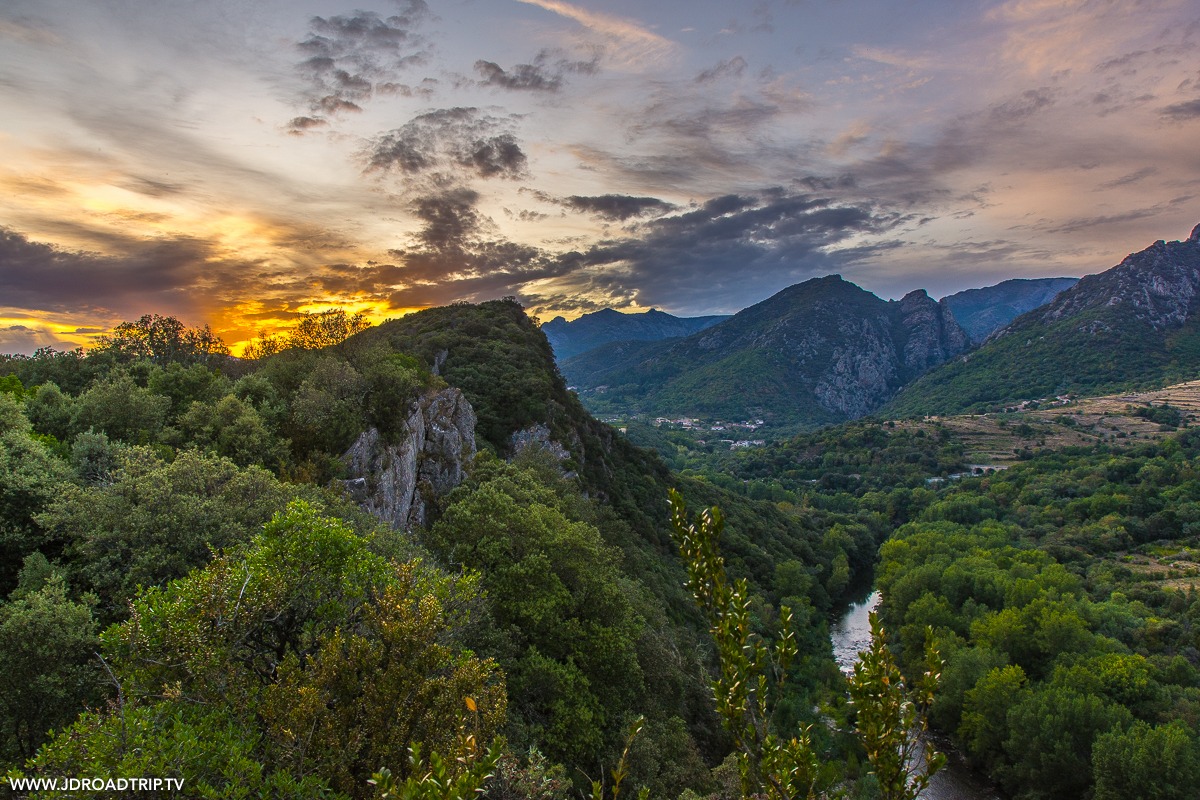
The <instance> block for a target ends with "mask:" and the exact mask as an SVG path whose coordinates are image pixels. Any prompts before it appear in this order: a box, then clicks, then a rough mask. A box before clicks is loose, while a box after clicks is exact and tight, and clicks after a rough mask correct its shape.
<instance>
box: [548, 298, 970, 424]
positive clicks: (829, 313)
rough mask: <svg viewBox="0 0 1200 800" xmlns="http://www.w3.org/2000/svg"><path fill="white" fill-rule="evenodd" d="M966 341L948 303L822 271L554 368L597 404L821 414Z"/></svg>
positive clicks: (902, 378)
mask: <svg viewBox="0 0 1200 800" xmlns="http://www.w3.org/2000/svg"><path fill="white" fill-rule="evenodd" d="M968 346H969V339H968V337H967V334H966V332H965V331H963V329H962V328H961V327H960V326H959V325H958V323H957V322H955V321H954V317H953V316H952V315H951V313H950V311H949V309H948V307H947V306H946V305H945V304H940V303H938V302H937V301H935V300H933V299H932V298H930V297H929V295H928V294H926V293H925V292H924V291H923V290H918V291H914V292H911V293H909V294H908V295H906V296H905V297H904V298H903V299H902V300H892V301H885V300H881V299H880V298H878V297H876V296H875V295H873V294H871V293H870V292H867V291H865V290H863V289H861V288H859V287H858V286H856V285H854V284H853V283H850V282H848V281H845V280H843V279H842V278H841V277H840V276H837V275H833V276H829V277H825V278H815V279H813V280H809V281H805V282H804V283H800V284H797V285H795V286H792V287H789V288H787V289H784V290H783V291H781V292H779V293H778V294H776V295H774V296H773V297H771V298H769V299H767V300H764V301H763V302H761V303H758V304H756V305H753V306H751V307H749V308H746V309H743V310H742V311H739V312H738V313H737V314H735V315H733V316H732V317H730V318H729V319H727V320H725V321H723V322H720V323H718V324H716V325H713V326H712V327H710V328H706V329H705V330H703V331H700V332H699V333H694V334H692V335H691V336H687V337H685V338H682V339H672V340H665V341H660V342H615V343H611V344H608V345H604V346H602V347H599V348H596V349H595V350H592V351H590V352H588V353H585V354H583V355H581V356H577V357H575V358H572V359H567V360H566V361H564V362H562V363H561V369H562V371H563V374H564V376H565V377H566V378H567V380H568V382H569V383H571V384H573V385H574V386H576V388H577V389H578V390H579V391H580V393H581V395H582V396H584V397H585V398H587V399H588V400H589V402H590V403H592V404H593V406H594V407H595V408H597V409H598V410H603V409H605V408H621V409H624V410H631V409H636V410H639V411H645V412H650V413H685V412H690V413H696V414H701V415H705V416H715V417H743V418H744V417H748V416H759V417H762V418H763V419H765V420H767V421H768V422H771V423H774V424H784V425H786V424H792V423H798V422H799V423H823V422H834V421H839V420H843V419H848V418H855V417H860V416H863V415H864V414H867V413H869V412H871V411H873V410H874V409H875V408H878V407H879V406H880V405H882V404H883V403H884V402H886V401H887V400H888V399H889V398H891V396H892V395H893V394H894V393H895V392H896V390H897V389H899V388H900V386H902V385H903V384H905V383H907V382H908V381H911V380H912V379H914V378H916V377H917V376H918V375H920V374H922V373H923V372H925V371H926V370H928V369H929V368H930V367H933V366H936V365H937V364H940V363H942V362H943V361H945V360H946V359H947V358H950V357H952V356H954V355H957V354H958V353H961V352H963V351H964V350H966V349H967V347H968Z"/></svg>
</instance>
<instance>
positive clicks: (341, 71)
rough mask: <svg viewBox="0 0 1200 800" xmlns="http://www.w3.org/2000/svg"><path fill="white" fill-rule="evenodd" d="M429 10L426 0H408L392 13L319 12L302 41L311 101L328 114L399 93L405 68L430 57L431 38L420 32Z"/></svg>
mask: <svg viewBox="0 0 1200 800" xmlns="http://www.w3.org/2000/svg"><path fill="white" fill-rule="evenodd" d="M429 16H430V14H429V7H428V6H427V5H426V4H425V2H424V0H406V1H405V2H403V3H401V4H400V12H399V13H398V14H393V15H391V16H388V17H382V16H380V15H379V14H376V13H374V12H370V11H356V12H354V14H352V15H348V16H334V17H313V18H312V20H310V22H309V34H308V38H306V39H304V40H303V41H302V42H300V43H299V44H297V48H298V49H299V51H300V53H301V54H302V56H303V60H302V61H301V62H300V63H299V64H298V65H297V68H298V69H299V71H300V73H301V75H303V76H304V77H305V78H306V79H307V81H308V82H309V87H308V89H307V90H306V95H307V102H308V104H309V107H310V108H311V109H312V110H313V111H314V112H321V113H325V114H334V113H337V112H338V111H359V110H361V105H360V104H361V103H364V102H366V101H367V100H369V99H370V98H371V97H372V96H373V95H375V94H376V93H382V94H394V93H396V89H397V87H400V86H403V84H400V83H398V82H397V80H398V78H399V76H400V74H401V73H402V72H404V71H405V70H406V69H408V68H409V67H412V66H414V65H419V64H423V63H425V62H426V61H428V60H429V57H430V50H429V44H428V42H427V41H426V40H425V38H424V37H423V36H421V35H420V34H418V33H417V32H416V29H417V28H418V27H419V26H420V25H421V24H422V23H423V22H424V21H425V20H426V19H428V18H429Z"/></svg>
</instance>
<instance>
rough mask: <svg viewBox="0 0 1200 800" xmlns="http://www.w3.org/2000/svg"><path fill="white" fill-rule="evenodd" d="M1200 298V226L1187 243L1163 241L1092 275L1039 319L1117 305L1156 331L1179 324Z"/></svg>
mask: <svg viewBox="0 0 1200 800" xmlns="http://www.w3.org/2000/svg"><path fill="white" fill-rule="evenodd" d="M1198 300H1200V225H1198V226H1196V229H1194V230H1193V231H1192V235H1191V236H1190V237H1189V238H1188V239H1187V240H1186V241H1182V242H1166V241H1163V240H1161V239H1160V240H1159V241H1157V242H1155V243H1154V244H1152V245H1151V246H1150V247H1147V248H1146V249H1145V250H1142V251H1140V252H1137V253H1132V254H1130V255H1129V256H1127V257H1126V258H1125V259H1124V260H1123V261H1122V262H1121V263H1120V264H1118V265H1117V266H1115V267H1113V268H1112V269H1110V270H1107V271H1105V272H1101V273H1100V274H1098V275H1088V276H1087V277H1085V278H1083V279H1082V280H1081V281H1079V283H1077V284H1076V285H1075V286H1074V287H1072V288H1071V289H1068V290H1067V291H1065V292H1063V293H1062V294H1060V295H1059V296H1058V297H1057V298H1055V300H1054V301H1053V302H1052V303H1050V304H1049V305H1048V306H1047V307H1046V310H1045V311H1043V312H1041V314H1040V315H1039V318H1040V319H1041V320H1042V321H1044V322H1053V321H1056V320H1060V319H1065V318H1067V317H1072V316H1075V315H1077V314H1080V313H1083V312H1085V311H1088V310H1091V309H1101V308H1105V307H1116V308H1122V309H1126V310H1128V313H1129V314H1130V315H1131V316H1133V317H1134V318H1135V319H1138V320H1141V321H1143V322H1145V323H1147V324H1149V325H1150V327H1151V328H1153V329H1154V330H1166V329H1168V328H1174V327H1178V326H1179V325H1182V324H1183V322H1184V321H1185V320H1186V319H1187V318H1188V317H1189V316H1190V315H1191V313H1192V312H1193V310H1194V309H1193V306H1194V305H1195V304H1196V302H1197V301H1198Z"/></svg>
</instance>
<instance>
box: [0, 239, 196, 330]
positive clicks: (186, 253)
mask: <svg viewBox="0 0 1200 800" xmlns="http://www.w3.org/2000/svg"><path fill="white" fill-rule="evenodd" d="M123 244H124V249H125V251H126V252H125V253H124V254H123V255H121V256H101V255H97V254H95V253H86V252H76V251H69V250H63V249H60V248H57V247H52V246H50V245H47V244H42V243H40V242H34V241H30V240H29V239H28V238H26V237H25V236H23V235H22V234H20V233H17V232H15V231H12V230H6V229H2V228H0V264H4V269H3V270H0V297H4V299H5V303H6V304H8V305H12V306H17V307H21V308H30V309H46V310H65V311H69V310H76V309H79V308H100V307H108V308H115V307H118V306H120V305H122V304H124V303H128V302H129V299H130V298H132V297H143V298H145V297H155V298H158V299H160V300H161V302H162V303H163V304H164V305H166V306H168V307H169V309H178V308H180V307H186V306H189V305H190V301H189V300H188V299H187V296H186V295H187V290H189V289H191V288H194V287H196V286H197V285H198V284H199V283H201V282H202V281H203V280H204V279H205V277H206V273H207V272H208V271H209V264H208V262H209V261H210V258H211V255H212V252H211V247H210V246H209V245H208V243H206V242H204V241H201V240H197V239H190V238H182V239H172V240H162V241H146V242H136V241H133V240H128V241H125V242H124V243H123Z"/></svg>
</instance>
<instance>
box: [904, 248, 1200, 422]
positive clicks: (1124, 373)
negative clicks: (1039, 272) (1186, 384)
mask: <svg viewBox="0 0 1200 800" xmlns="http://www.w3.org/2000/svg"><path fill="white" fill-rule="evenodd" d="M1198 303H1200V225H1197V226H1196V228H1195V229H1194V230H1193V231H1192V234H1191V236H1190V237H1188V239H1186V240H1184V241H1177V242H1164V241H1158V242H1156V243H1154V244H1153V245H1151V246H1150V247H1147V248H1146V249H1145V250H1142V251H1140V252H1137V253H1133V254H1132V255H1130V256H1128V257H1127V258H1126V259H1125V260H1123V261H1122V262H1121V263H1120V264H1118V265H1117V266H1115V267H1113V268H1112V269H1109V270H1106V271H1104V272H1101V273H1099V274H1097V275H1089V276H1087V277H1085V278H1083V279H1082V280H1080V281H1079V282H1078V283H1077V284H1075V285H1074V286H1072V287H1071V288H1069V289H1067V290H1065V291H1063V292H1062V293H1061V294H1059V295H1058V296H1056V297H1055V298H1054V300H1053V301H1052V302H1050V303H1048V304H1047V305H1045V306H1042V307H1041V308H1038V309H1035V310H1033V311H1030V312H1029V313H1027V314H1024V315H1022V316H1020V317H1018V318H1017V319H1016V320H1014V321H1013V322H1012V324H1010V325H1009V326H1007V327H1006V328H1003V329H1002V330H1001V331H998V332H997V333H996V334H994V335H993V337H992V338H991V339H990V340H989V341H988V342H987V343H986V344H984V345H983V346H982V347H980V348H979V349H978V350H976V351H974V352H972V353H970V354H968V355H967V356H965V357H964V358H961V359H955V360H953V361H951V362H948V363H946V364H945V365H943V366H941V367H940V368H938V369H937V370H934V371H932V372H930V373H929V374H927V375H925V376H923V377H922V378H921V379H920V380H918V381H916V382H914V383H913V384H911V385H909V386H906V387H905V388H904V389H903V390H902V391H901V392H900V393H899V394H898V395H896V398H895V399H894V400H893V401H892V402H891V403H890V404H888V406H887V407H886V408H885V409H884V410H883V413H886V414H899V415H905V414H934V413H937V414H946V413H957V412H961V411H964V410H968V409H989V408H996V407H998V406H1003V405H1004V404H1005V403H1012V402H1016V401H1020V400H1036V399H1039V398H1053V397H1055V396H1057V395H1062V394H1068V393H1070V394H1084V395H1088V394H1108V393H1110V392H1116V391H1122V390H1127V389H1148V388H1157V387H1159V386H1162V385H1165V384H1168V383H1177V382H1180V381H1185V380H1192V379H1194V378H1196V377H1197V364H1198V363H1200V329H1198V324H1200V323H1197V316H1196V310H1197V304H1198Z"/></svg>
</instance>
